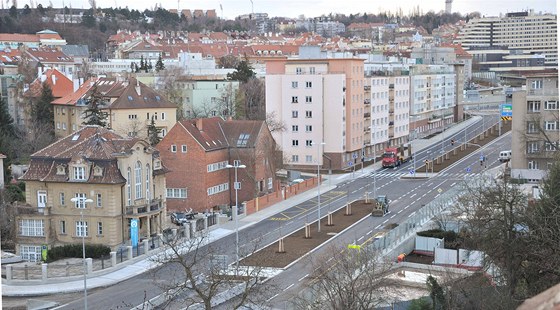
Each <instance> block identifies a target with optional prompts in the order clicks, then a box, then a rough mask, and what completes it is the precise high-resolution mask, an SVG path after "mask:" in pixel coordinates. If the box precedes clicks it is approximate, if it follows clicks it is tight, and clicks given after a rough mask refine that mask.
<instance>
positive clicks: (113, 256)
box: [110, 252, 117, 267]
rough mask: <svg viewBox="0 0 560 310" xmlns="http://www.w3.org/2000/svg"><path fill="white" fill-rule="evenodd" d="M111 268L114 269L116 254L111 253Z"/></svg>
mask: <svg viewBox="0 0 560 310" xmlns="http://www.w3.org/2000/svg"><path fill="white" fill-rule="evenodd" d="M110 254H111V267H115V266H116V265H117V252H111V253H110Z"/></svg>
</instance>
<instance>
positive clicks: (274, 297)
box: [266, 293, 280, 301]
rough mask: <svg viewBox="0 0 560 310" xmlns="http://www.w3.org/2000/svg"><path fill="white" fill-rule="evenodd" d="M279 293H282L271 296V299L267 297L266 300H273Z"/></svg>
mask: <svg viewBox="0 0 560 310" xmlns="http://www.w3.org/2000/svg"><path fill="white" fill-rule="evenodd" d="M279 294H280V293H278V294H276V295H274V296H272V297H270V298H269V299H267V300H266V301H271V300H273V299H274V298H276V296H278V295H279Z"/></svg>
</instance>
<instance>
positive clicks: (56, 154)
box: [15, 126, 167, 261]
mask: <svg viewBox="0 0 560 310" xmlns="http://www.w3.org/2000/svg"><path fill="white" fill-rule="evenodd" d="M166 171H167V170H166V168H165V167H164V166H163V164H162V162H161V159H160V158H159V153H158V151H157V150H156V149H155V148H153V147H150V145H149V144H148V143H147V142H146V141H144V140H141V139H138V138H130V137H122V136H119V135H118V134H116V133H114V132H113V131H111V130H108V129H105V128H103V127H98V126H86V127H84V128H82V129H80V130H79V131H77V132H75V133H74V134H73V135H71V136H68V137H66V138H64V139H61V140H58V141H57V142H55V143H53V144H51V145H49V146H47V147H46V148H44V149H42V150H40V151H38V152H36V153H34V154H32V155H31V162H30V165H29V169H28V170H27V172H26V173H25V174H24V175H23V176H22V177H21V178H20V179H21V180H23V181H25V201H26V204H24V205H18V207H17V208H16V214H17V215H16V219H15V220H16V231H17V232H18V233H17V235H16V245H17V246H16V252H17V253H18V254H19V255H21V256H22V257H23V258H24V259H29V260H32V261H33V260H37V259H39V258H40V254H41V245H44V244H46V245H48V246H49V247H51V246H56V245H62V244H71V243H79V242H81V239H82V237H84V240H85V242H86V243H90V244H104V245H107V246H109V247H111V248H112V249H113V250H114V249H116V248H117V247H118V246H119V245H121V244H126V243H128V240H130V220H131V219H138V220H139V224H140V229H139V238H146V237H149V236H151V235H153V234H157V233H161V232H162V231H163V228H164V225H165V216H166V212H165V210H166V208H165V203H166V202H165V172H166ZM74 197H77V198H79V199H91V200H93V202H90V203H86V202H85V201H82V202H80V201H78V202H72V201H71V199H72V198H74ZM82 213H83V218H82Z"/></svg>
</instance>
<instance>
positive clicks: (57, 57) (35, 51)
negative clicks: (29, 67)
mask: <svg viewBox="0 0 560 310" xmlns="http://www.w3.org/2000/svg"><path fill="white" fill-rule="evenodd" d="M25 52H26V53H27V54H28V55H29V56H31V57H32V58H33V59H34V60H35V61H39V62H42V63H73V62H74V59H72V57H69V56H67V55H66V54H64V53H63V52H61V51H59V50H57V49H54V48H48V47H40V48H35V47H32V48H28V49H27V50H26V51H25Z"/></svg>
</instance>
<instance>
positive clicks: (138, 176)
mask: <svg viewBox="0 0 560 310" xmlns="http://www.w3.org/2000/svg"><path fill="white" fill-rule="evenodd" d="M134 179H135V181H136V184H135V185H134V193H135V194H136V195H135V196H134V198H135V199H140V198H142V163H141V162H139V161H137V162H136V166H134Z"/></svg>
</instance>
